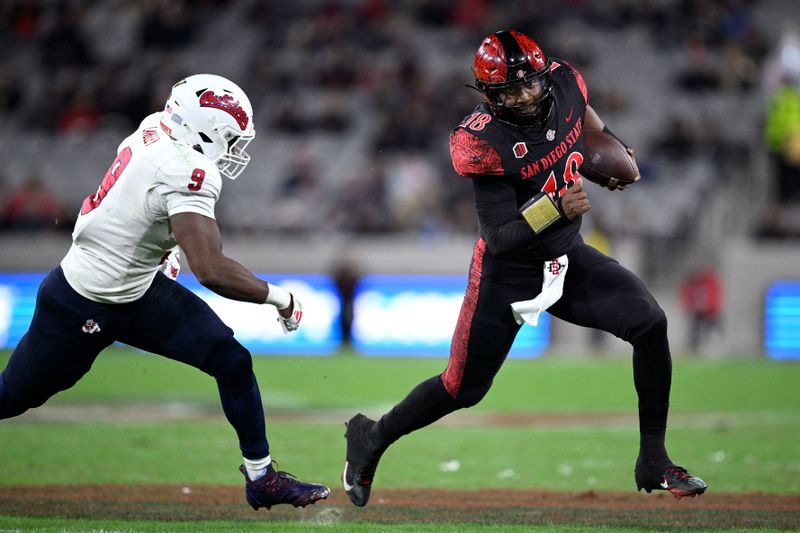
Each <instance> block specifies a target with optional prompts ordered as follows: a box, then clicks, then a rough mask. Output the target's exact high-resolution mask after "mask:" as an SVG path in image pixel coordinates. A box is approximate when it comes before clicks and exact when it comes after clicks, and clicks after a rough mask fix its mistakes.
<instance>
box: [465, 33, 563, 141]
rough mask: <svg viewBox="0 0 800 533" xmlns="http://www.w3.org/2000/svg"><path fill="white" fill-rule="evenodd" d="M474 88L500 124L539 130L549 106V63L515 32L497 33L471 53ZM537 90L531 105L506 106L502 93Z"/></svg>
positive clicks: (551, 103)
mask: <svg viewBox="0 0 800 533" xmlns="http://www.w3.org/2000/svg"><path fill="white" fill-rule="evenodd" d="M473 72H474V73H475V86H476V87H477V88H478V90H479V91H481V92H482V93H483V95H484V97H485V98H486V102H487V103H488V104H489V106H490V107H491V108H492V110H493V111H494V112H495V114H496V115H497V118H499V119H500V120H502V121H505V122H509V123H511V124H513V125H515V126H537V127H541V126H542V124H544V122H545V120H547V117H548V116H549V115H550V110H551V109H552V105H553V82H552V79H551V77H550V62H549V61H548V60H547V57H546V56H545V55H544V52H542V49H541V48H539V45H538V44H536V41H534V40H533V39H531V38H530V37H528V36H527V35H523V34H522V33H519V32H518V31H515V30H501V31H498V32H497V33H493V34H492V35H490V36H488V37H487V38H485V39H484V40H483V42H482V43H481V46H480V48H478V53H477V54H475V64H474V66H473ZM523 87H527V88H531V89H533V88H538V90H537V93H538V96H537V97H536V99H535V100H534V101H533V102H529V103H526V104H519V105H511V106H509V105H506V104H504V102H503V98H502V95H503V93H504V92H506V93H513V92H518V91H520V89H521V88H523Z"/></svg>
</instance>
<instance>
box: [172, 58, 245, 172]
mask: <svg viewBox="0 0 800 533" xmlns="http://www.w3.org/2000/svg"><path fill="white" fill-rule="evenodd" d="M161 127H162V128H163V129H164V131H166V132H167V134H168V135H169V136H170V137H172V138H173V139H175V140H176V141H178V142H182V143H186V144H188V145H189V146H191V147H193V148H196V149H199V150H200V151H201V152H202V153H203V155H205V156H206V157H208V158H209V159H211V160H212V161H213V162H214V163H216V165H217V168H219V171H220V174H222V175H223V176H226V177H228V178H230V179H236V177H237V176H238V175H239V174H241V173H242V171H243V170H244V169H245V167H246V166H247V164H248V163H249V162H250V156H249V155H248V154H247V152H245V148H246V147H247V145H248V144H250V141H252V140H253V138H254V137H255V136H256V130H255V126H254V125H253V107H252V106H251V105H250V100H249V99H248V98H247V95H246V94H245V93H244V91H242V89H241V88H239V86H238V85H236V84H235V83H233V82H232V81H230V80H228V79H226V78H223V77H222V76H216V75H214V74H196V75H194V76H189V77H188V78H186V79H183V80H181V81H179V82H178V83H176V84H175V85H173V86H172V94H170V96H169V99H168V100H167V103H166V105H165V106H164V111H163V112H162V113H161Z"/></svg>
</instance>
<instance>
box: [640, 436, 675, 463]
mask: <svg viewBox="0 0 800 533" xmlns="http://www.w3.org/2000/svg"><path fill="white" fill-rule="evenodd" d="M665 435H666V432H661V433H640V434H639V457H640V458H641V459H642V460H643V461H644V462H645V463H658V462H668V461H669V456H668V455H667V448H666V447H665V446H664V437H665Z"/></svg>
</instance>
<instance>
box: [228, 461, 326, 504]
mask: <svg viewBox="0 0 800 533" xmlns="http://www.w3.org/2000/svg"><path fill="white" fill-rule="evenodd" d="M239 471H240V472H241V473H242V474H244V479H245V487H244V493H245V496H246V497H247V503H249V504H250V507H252V508H253V509H254V510H255V511H258V509H259V508H260V507H265V508H266V509H267V510H269V509H270V508H271V507H272V506H273V505H278V504H281V503H291V504H292V505H294V506H295V507H305V506H306V505H309V504H313V503H314V502H316V501H317V500H324V499H325V498H327V497H328V495H329V494H330V493H331V489H329V488H328V487H325V486H324V485H315V484H313V483H303V482H302V481H299V480H298V479H297V478H295V477H294V476H293V475H291V474H289V473H288V472H281V471H275V469H274V468H272V465H269V467H268V468H267V473H266V474H264V476H263V477H260V478H258V479H257V480H255V481H251V480H250V478H249V477H248V476H247V470H246V469H245V467H244V465H242V466H240V467H239Z"/></svg>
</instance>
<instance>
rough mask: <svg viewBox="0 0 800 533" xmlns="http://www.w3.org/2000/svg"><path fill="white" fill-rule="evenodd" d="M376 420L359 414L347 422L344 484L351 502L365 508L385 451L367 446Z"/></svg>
mask: <svg viewBox="0 0 800 533" xmlns="http://www.w3.org/2000/svg"><path fill="white" fill-rule="evenodd" d="M373 424H375V421H374V420H371V419H369V418H367V417H366V416H364V415H362V414H357V415H356V416H354V417H353V418H351V419H350V420H349V421H347V422H345V423H344V425H345V432H344V437H345V439H347V455H346V458H345V462H344V471H343V472H342V484H343V485H344V490H345V492H347V496H348V497H349V498H350V501H351V502H353V504H354V505H357V506H358V507H364V506H365V505H367V502H368V501H369V493H370V490H371V489H372V479H373V478H374V477H375V469H376V468H378V461H379V460H380V458H381V454H382V453H383V450H374V449H373V448H371V447H369V445H368V444H367V431H368V430H369V428H371V427H372V425H373Z"/></svg>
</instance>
